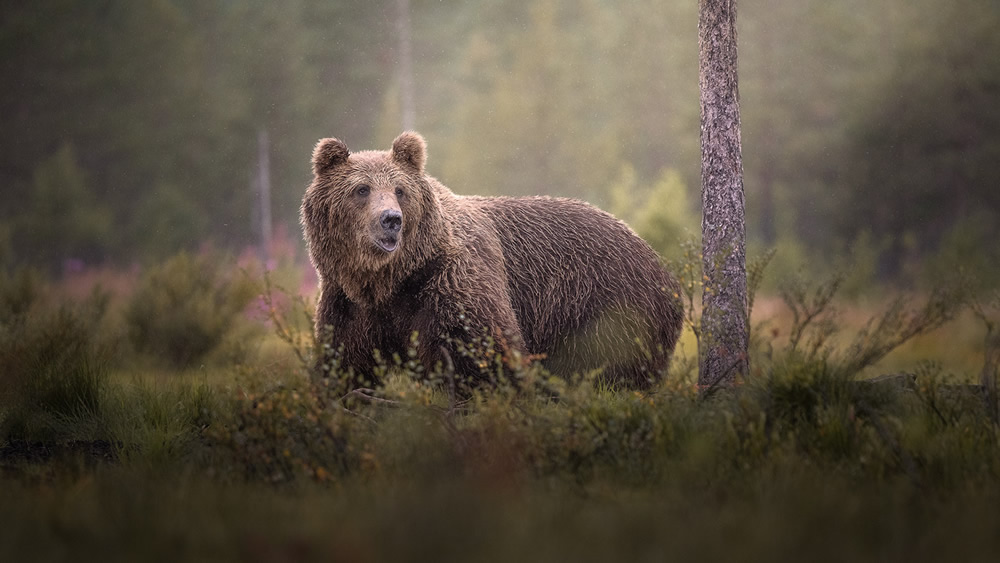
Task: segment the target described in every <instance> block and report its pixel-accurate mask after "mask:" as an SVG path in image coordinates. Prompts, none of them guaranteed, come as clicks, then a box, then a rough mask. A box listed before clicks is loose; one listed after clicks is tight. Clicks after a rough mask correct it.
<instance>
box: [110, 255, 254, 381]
mask: <svg viewBox="0 0 1000 563" xmlns="http://www.w3.org/2000/svg"><path fill="white" fill-rule="evenodd" d="M227 270H228V269H227V268H226V267H225V261H220V260H219V258H218V257H217V256H213V255H209V254H202V255H198V256H193V255H190V254H186V253H181V254H178V255H176V256H174V257H172V258H170V259H168V260H167V261H166V262H164V263H163V264H160V265H158V266H154V267H152V268H150V269H149V270H148V271H147V272H146V273H145V275H144V276H143V278H142V280H141V281H140V282H139V285H138V287H137V288H136V290H135V292H134V293H133V295H132V297H131V299H130V300H129V303H128V307H127V310H126V312H125V317H126V321H127V324H128V331H129V338H130V340H131V342H132V344H133V345H134V346H135V348H136V349H137V350H138V351H139V352H142V353H145V354H147V355H150V356H152V357H155V358H157V359H159V360H160V361H163V362H166V363H167V364H169V365H171V366H174V367H187V366H190V365H192V364H194V363H196V362H200V361H202V360H203V359H204V358H205V356H206V355H207V354H208V353H209V352H211V351H212V350H213V349H215V348H216V347H217V346H218V345H219V344H220V343H221V342H222V341H223V339H224V338H225V337H226V335H227V334H229V333H230V331H232V330H233V329H234V326H235V325H236V324H237V323H238V321H239V319H240V314H241V313H242V312H243V311H244V309H245V308H246V306H247V305H248V304H249V303H250V301H251V299H253V298H254V297H255V296H256V295H257V293H258V291H257V288H256V286H255V285H254V284H253V283H252V282H251V281H250V280H249V279H247V278H246V277H245V276H240V275H239V274H237V275H232V274H227V273H226V272H227Z"/></svg>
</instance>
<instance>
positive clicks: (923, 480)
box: [0, 276, 1000, 561]
mask: <svg viewBox="0 0 1000 563" xmlns="http://www.w3.org/2000/svg"><path fill="white" fill-rule="evenodd" d="M29 278H30V276H28V277H23V279H22V278H11V279H7V280H4V284H5V285H4V286H3V287H2V288H0V289H2V290H3V292H2V293H3V295H2V296H0V297H3V299H4V300H3V301H0V304H2V305H3V307H4V308H3V310H2V312H0V313H2V315H3V318H2V319H0V321H2V325H0V326H2V332H0V347H2V350H0V352H2V353H0V358H2V360H0V361H3V365H2V367H3V372H2V374H3V378H4V380H3V386H2V389H3V395H2V402H0V432H2V434H0V560H3V561H23V560H65V559H72V560H97V559H100V560H102V561H107V560H128V561H133V560H165V561H166V560H170V561H176V560H246V559H251V560H265V561H304V560H327V561H329V560H333V561H340V560H346V561H372V560H435V561H438V560H460V561H466V560H496V561H510V560H537V561H552V560H657V561H658V560H665V559H681V560H726V561H729V560H734V559H738V560H768V561H773V560H782V559H793V558H794V559H803V560H810V561H827V560H829V561H842V560H858V561H887V560H897V561H937V560H960V561H975V560H993V558H994V557H995V554H996V553H1000V535H998V534H997V533H996V530H997V529H1000V513H998V512H997V510H996V506H997V503H998V501H1000V426H998V421H997V418H996V414H995V413H996V412H997V403H996V400H997V399H996V394H995V386H994V387H992V388H991V387H990V385H987V384H983V385H957V384H955V383H954V382H953V379H952V378H949V377H948V376H947V374H944V373H942V371H941V370H940V369H938V368H936V367H935V366H933V365H929V364H926V365H921V366H919V367H917V368H915V369H914V370H913V373H909V374H903V375H898V376H895V377H890V378H884V379H881V380H877V381H873V382H872V381H868V382H861V381H859V375H860V374H861V373H862V371H863V370H864V369H866V368H867V367H868V366H870V365H871V363H873V362H874V361H877V358H878V357H880V356H884V355H885V354H886V353H888V352H889V351H890V350H891V349H892V348H893V347H894V346H898V344H899V343H900V342H901V341H904V340H906V339H908V338H911V337H912V336H913V335H914V334H917V333H920V332H921V331H923V330H929V327H933V326H936V325H938V324H940V323H942V322H944V320H945V319H947V318H949V317H950V315H952V314H953V312H954V310H955V309H956V308H957V307H961V306H963V305H962V304H963V303H965V299H964V298H961V297H960V296H957V295H955V294H944V293H942V294H935V295H933V296H931V297H930V299H929V300H928V301H927V302H926V303H925V304H924V305H923V306H919V307H910V306H908V305H906V304H905V303H903V302H900V303H897V304H894V305H892V306H890V307H888V308H887V310H886V311H885V312H883V313H881V314H879V315H877V316H876V317H875V318H874V319H873V320H872V322H871V323H870V324H869V325H868V328H866V329H865V330H863V331H861V332H860V333H859V334H858V335H856V336H855V337H854V338H853V339H849V340H848V341H847V344H846V345H844V344H838V345H836V346H835V345H834V344H832V342H833V341H834V339H832V338H831V337H830V335H831V334H833V330H832V329H833V325H834V321H835V319H836V316H835V315H832V314H831V313H830V311H829V310H828V309H827V306H828V302H829V299H827V298H826V294H827V292H828V291H829V289H823V288H820V289H817V290H809V291H805V290H789V291H788V292H787V297H786V300H788V302H789V307H790V308H795V307H798V312H797V314H796V319H797V320H796V324H795V329H794V331H793V335H795V336H794V337H793V338H790V339H788V341H787V342H782V343H781V345H780V346H779V345H776V344H775V343H774V342H770V343H764V342H763V341H762V339H760V338H757V339H756V340H755V351H754V357H753V360H754V361H753V362H752V363H753V365H754V366H755V371H754V373H753V374H751V376H750V377H749V378H748V379H747V380H746V381H744V382H742V383H741V384H740V385H738V386H737V387H735V388H732V389H715V390H711V392H708V393H706V392H704V391H703V392H699V391H698V390H697V388H696V387H695V386H694V385H693V384H692V381H691V374H690V373H688V372H687V371H686V369H687V368H686V367H685V366H689V365H690V363H691V362H684V361H677V362H675V369H674V372H673V373H671V374H668V377H667V378H666V379H665V381H664V382H663V383H662V384H661V385H660V386H659V387H657V388H656V389H655V390H654V391H653V392H651V393H636V392H632V391H627V390H620V389H614V388H611V387H609V386H607V385H605V384H601V383H600V382H599V378H598V377H597V374H590V375H589V376H585V377H581V378H579V380H576V381H569V382H567V381H564V380H560V379H556V378H552V377H550V376H549V375H548V374H546V373H544V371H542V370H541V369H540V368H539V367H538V366H537V365H530V364H529V365H519V366H518V367H516V369H510V368H509V364H505V363H504V362H498V363H497V365H498V366H499V367H498V369H500V370H503V369H504V368H505V367H506V368H507V372H506V374H505V376H506V377H507V378H508V379H507V381H509V382H510V383H503V382H501V383H499V384H497V385H496V386H494V387H490V388H486V389H484V388H479V389H476V390H473V391H471V392H465V393H462V392H459V393H456V392H454V391H453V388H452V385H450V383H451V382H452V378H451V377H450V376H449V374H448V373H447V370H446V369H443V370H441V371H439V373H438V374H436V377H431V378H429V379H428V378H427V377H424V374H416V373H414V372H412V371H411V370H410V369H408V366H407V365H406V363H405V362H403V361H389V362H387V365H386V366H385V373H386V379H385V381H386V383H385V385H383V386H379V387H375V388H372V389H360V390H355V391H351V392H347V390H345V389H341V388H339V386H338V385H337V382H338V381H339V380H340V378H339V375H340V374H339V372H338V371H337V370H336V369H334V370H333V373H332V376H331V377H327V378H319V379H311V378H310V377H309V376H308V375H307V373H308V370H307V369H306V367H305V366H306V365H308V364H309V363H310V362H311V354H312V351H311V349H310V346H311V344H310V342H309V338H308V337H307V336H303V333H302V330H303V328H305V327H307V326H308V323H304V322H298V321H296V322H291V321H287V320H285V319H297V318H299V317H300V316H301V315H303V314H304V312H303V311H301V310H300V311H298V312H296V311H294V310H292V311H290V312H286V313H281V312H277V311H276V312H275V315H274V318H272V324H273V328H274V329H275V330H276V332H277V333H278V334H279V336H280V337H281V338H282V339H284V340H286V342H287V343H290V344H292V345H293V346H292V347H291V348H296V349H297V350H298V355H299V356H300V357H301V359H302V361H303V362H304V364H299V363H296V362H283V363H279V364H268V365H264V364H262V363H260V362H255V361H247V362H243V363H239V364H237V365H232V366H229V367H228V368H227V370H228V371H227V373H228V374H229V379H227V380H226V381H225V382H222V383H218V382H216V383H209V382H207V381H205V380H204V379H202V378H199V376H198V375H197V374H187V375H184V374H180V375H178V376H176V377H173V378H171V379H169V380H166V381H161V380H152V381H151V380H148V379H143V378H141V377H137V376H134V375H133V376H131V377H130V376H128V375H127V374H126V375H125V376H122V374H121V372H122V365H126V366H127V365H129V364H128V362H123V361H122V360H121V359H120V358H116V357H115V354H112V353H110V352H109V348H113V347H112V346H109V344H108V342H113V341H114V338H115V336H114V335H115V334H121V333H122V331H118V332H116V331H115V330H112V329H109V328H108V326H109V322H108V320H107V318H106V317H107V315H108V313H107V310H108V306H107V302H106V301H107V299H106V298H105V297H102V295H101V294H99V293H98V294H94V296H93V297H92V298H91V299H89V300H87V301H85V302H84V303H65V304H63V305H53V304H52V303H48V304H47V305H46V306H41V305H40V304H39V300H38V299H37V298H36V297H32V296H31V293H32V291H33V287H35V286H34V285H33V283H32V280H30V279H29ZM824 302H826V303H824ZM11 303H13V304H14V305H11ZM266 303H267V306H268V307H269V308H271V309H274V307H273V303H272V302H271V301H267V302H266ZM977 303H979V302H977ZM300 305H301V303H300ZM978 307H979V309H977V311H978V312H981V313H982V315H983V318H984V319H985V320H989V319H991V318H995V317H994V316H993V313H994V312H995V309H993V308H991V307H993V305H990V304H988V303H987V304H981V303H980V304H979V305H978ZM977 314H978V313H977ZM807 319H808V320H807ZM823 319H827V320H826V321H824V320H823ZM111 324H112V325H113V324H114V323H111ZM990 326H991V325H990ZM306 330H307V328H306ZM760 332H761V331H758V336H759V333H760ZM118 338H124V336H119V337H118ZM288 355H289V356H293V357H294V356H296V354H294V353H292V352H289V353H288ZM991 357H992V358H993V359H990V358H991ZM995 361H996V359H995V354H994V355H993V356H989V355H988V357H987V361H986V362H985V363H986V365H985V367H984V370H983V374H984V377H985V376H986V375H987V374H989V373H993V374H994V375H995V373H996V365H995V363H994V364H992V365H991V364H990V362H995ZM276 366H277V367H276ZM990 370H992V371H990ZM418 375H419V376H418ZM501 379H503V377H501ZM595 380H596V381H597V382H596V383H595Z"/></svg>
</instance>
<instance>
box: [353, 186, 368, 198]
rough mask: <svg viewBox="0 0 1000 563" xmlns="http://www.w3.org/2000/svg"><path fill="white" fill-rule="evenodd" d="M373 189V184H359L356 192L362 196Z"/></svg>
mask: <svg viewBox="0 0 1000 563" xmlns="http://www.w3.org/2000/svg"><path fill="white" fill-rule="evenodd" d="M371 191H372V189H371V186H369V185H368V184H361V185H360V186H358V189H357V192H356V193H357V194H358V195H359V196H361V197H365V196H366V195H368V194H369V193H370V192H371Z"/></svg>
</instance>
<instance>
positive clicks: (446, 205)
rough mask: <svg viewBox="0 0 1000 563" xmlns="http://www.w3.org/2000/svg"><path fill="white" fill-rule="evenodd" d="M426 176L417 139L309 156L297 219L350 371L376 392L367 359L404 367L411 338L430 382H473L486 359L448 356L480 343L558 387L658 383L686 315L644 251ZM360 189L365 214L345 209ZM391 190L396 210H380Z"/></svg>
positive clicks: (523, 203)
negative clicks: (442, 372) (537, 365)
mask: <svg viewBox="0 0 1000 563" xmlns="http://www.w3.org/2000/svg"><path fill="white" fill-rule="evenodd" d="M425 162H426V146H425V144H424V141H423V139H422V138H421V137H420V136H419V135H417V134H416V133H412V132H407V133H403V134H402V135H400V136H399V137H397V139H396V140H395V141H394V142H393V147H392V149H391V150H390V151H364V152H359V153H354V154H351V153H350V152H349V150H348V149H347V146H346V145H345V144H343V143H342V142H340V141H338V140H336V139H323V140H321V141H320V142H319V144H317V146H316V149H315V151H314V153H313V171H314V179H313V182H312V184H311V185H310V186H309V188H308V189H307V190H306V195H305V197H304V199H303V203H302V210H301V217H302V225H303V230H304V232H305V237H306V242H307V247H308V250H309V255H310V258H311V260H312V262H313V265H314V266H315V267H316V270H317V272H318V273H319V277H320V296H319V300H318V306H317V315H316V330H317V333H318V334H319V335H321V336H322V335H325V334H327V333H328V332H329V334H330V337H332V340H333V341H332V342H331V344H332V345H333V347H334V348H335V349H336V348H337V347H339V346H341V345H342V346H343V356H342V360H341V361H342V362H343V364H344V365H345V366H349V367H351V368H353V369H354V370H355V371H356V372H357V373H359V374H363V375H364V376H366V377H369V378H370V377H371V371H372V368H373V366H374V360H373V355H372V352H373V350H375V349H378V350H380V351H381V353H382V354H383V356H384V357H385V356H387V355H391V354H392V353H400V354H404V353H405V351H406V349H407V347H408V346H409V344H410V337H411V335H412V334H413V333H414V331H416V332H417V333H418V335H419V339H418V341H419V345H418V347H417V348H418V350H417V351H418V356H419V359H420V360H421V362H422V363H423V364H424V365H425V367H426V368H427V369H429V370H431V369H434V367H435V365H436V364H438V363H439V362H446V361H452V362H454V364H455V367H456V371H457V372H459V373H461V374H462V375H464V376H467V377H470V378H473V379H475V378H481V377H484V372H483V371H482V369H481V366H480V360H482V358H478V359H477V358H474V357H469V356H467V355H464V354H462V353H461V352H460V351H459V350H458V348H457V347H456V342H457V341H463V342H468V341H471V340H475V339H477V337H481V336H482V331H483V330H486V331H487V332H488V333H489V334H490V335H491V336H494V337H495V338H496V340H497V341H499V342H500V343H502V345H503V346H504V347H505V348H506V349H504V350H501V352H504V353H509V352H511V351H512V350H514V349H516V350H517V351H519V352H521V353H523V354H533V355H541V356H544V358H545V360H544V361H545V363H546V364H547V365H548V367H549V368H550V369H552V370H553V371H554V372H556V373H559V374H563V375H570V374H573V373H575V372H579V371H586V370H590V369H595V368H603V369H604V375H605V377H607V378H609V379H612V380H615V381H620V382H622V383H625V384H627V385H629V386H633V387H646V386H648V385H649V384H651V383H652V382H654V381H656V380H657V379H658V378H659V377H660V376H662V374H663V373H664V372H665V371H666V369H667V367H668V365H669V362H670V356H671V354H672V352H673V349H674V346H675V345H676V342H677V338H678V335H679V332H680V326H681V313H682V311H681V306H680V302H679V301H678V300H677V299H676V298H675V297H674V295H675V294H676V293H677V291H678V288H677V285H676V282H675V281H674V280H673V278H672V277H671V276H670V275H669V274H668V273H667V272H666V271H665V270H663V268H662V267H661V266H660V264H659V259H658V257H657V255H656V253H655V252H654V251H653V250H652V249H651V248H650V247H649V245H647V244H646V243H645V242H644V241H643V240H642V239H640V238H639V237H638V236H637V235H635V233H634V232H632V230H631V229H629V228H628V227H627V226H626V225H625V224H624V223H622V222H621V221H618V220H617V219H615V218H614V217H612V216H611V215H609V214H607V213H605V212H603V211H600V210H598V209H596V208H594V207H592V206H590V205H588V204H586V203H583V202H579V201H575V200H570V199H561V198H550V197H528V198H487V197H477V196H459V195H455V194H454V193H452V192H451V191H450V190H449V189H448V188H447V187H445V186H444V185H442V184H441V183H440V182H438V181H437V180H435V179H434V178H432V177H430V176H428V175H427V174H426V173H425V172H424V165H425ZM360 184H366V185H369V186H371V189H372V194H373V196H370V197H369V199H368V200H367V201H368V203H366V204H364V205H362V204H361V202H360V201H359V200H358V199H357V198H356V197H355V196H353V195H352V190H353V189H355V188H356V187H357V186H358V185H360ZM397 188H401V189H402V190H403V194H404V195H403V197H401V198H396V199H395V200H391V199H388V197H389V196H387V195H386V194H394V193H395V190H396V189H397ZM392 197H395V196H394V195H393V196H392ZM371 202H376V203H375V204H374V205H375V206H376V207H375V208H371V207H372V205H369V204H370V203H371ZM378 202H382V204H388V205H392V204H393V203H398V206H399V209H400V210H401V212H402V216H403V222H402V231H401V234H400V240H399V247H398V248H397V249H396V250H395V251H394V252H391V253H385V252H381V251H377V250H376V249H375V247H374V245H373V244H372V243H371V237H372V235H371V229H370V225H371V224H372V220H373V218H374V217H375V216H377V214H378V213H379V208H378V207H377V206H378V205H380V204H379V203H378ZM386 202H388V203H386ZM442 350H444V351H445V352H446V353H447V354H448V356H449V357H448V359H447V360H445V358H444V357H443V356H444V353H445V352H442ZM438 365H440V364H438Z"/></svg>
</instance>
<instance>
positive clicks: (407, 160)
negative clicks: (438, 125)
mask: <svg viewBox="0 0 1000 563" xmlns="http://www.w3.org/2000/svg"><path fill="white" fill-rule="evenodd" d="M392 159H393V160H395V161H396V162H397V163H398V164H401V165H403V166H410V167H413V168H414V169H415V170H416V171H417V172H423V171H424V164H426V163H427V143H425V142H424V138H423V137H421V136H420V133H416V132H414V131H406V132H405V133H402V134H400V136H398V137H396V140H395V141H393V142H392Z"/></svg>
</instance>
